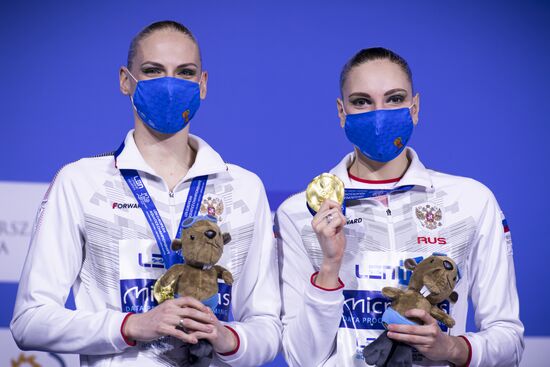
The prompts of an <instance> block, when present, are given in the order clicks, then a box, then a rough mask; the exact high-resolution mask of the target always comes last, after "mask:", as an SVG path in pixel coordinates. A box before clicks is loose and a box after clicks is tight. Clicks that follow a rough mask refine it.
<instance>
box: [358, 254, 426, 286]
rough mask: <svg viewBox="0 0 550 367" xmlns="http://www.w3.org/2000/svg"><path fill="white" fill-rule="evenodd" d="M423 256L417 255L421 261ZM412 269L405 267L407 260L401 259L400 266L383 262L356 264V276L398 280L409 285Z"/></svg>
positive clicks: (417, 260)
mask: <svg viewBox="0 0 550 367" xmlns="http://www.w3.org/2000/svg"><path fill="white" fill-rule="evenodd" d="M422 259H423V257H422V256H419V257H415V258H414V260H415V261H416V262H417V263H419V262H421V261H422ZM411 275H412V271H410V270H407V269H406V268H405V260H400V261H399V266H393V265H383V264H355V277H356V278H357V279H374V280H397V281H399V284H402V285H405V286H406V285H408V284H409V280H410V278H411Z"/></svg>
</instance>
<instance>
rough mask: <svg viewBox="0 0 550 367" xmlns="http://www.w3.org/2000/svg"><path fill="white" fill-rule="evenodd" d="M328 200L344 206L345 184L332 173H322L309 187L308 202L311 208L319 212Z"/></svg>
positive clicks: (307, 191) (307, 192) (307, 190)
mask: <svg viewBox="0 0 550 367" xmlns="http://www.w3.org/2000/svg"><path fill="white" fill-rule="evenodd" d="M327 199H330V200H333V201H336V202H337V203H339V204H342V203H343V202H344V183H343V182H342V180H340V179H339V178H338V177H337V176H336V175H333V174H332V173H321V174H320V175H319V176H317V177H315V178H314V179H313V180H312V181H311V182H310V183H309V185H307V189H306V200H307V204H308V205H309V207H310V208H311V209H312V210H314V211H316V212H318V211H319V208H321V204H323V202H324V201H325V200H327Z"/></svg>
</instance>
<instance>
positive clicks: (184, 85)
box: [128, 71, 201, 134]
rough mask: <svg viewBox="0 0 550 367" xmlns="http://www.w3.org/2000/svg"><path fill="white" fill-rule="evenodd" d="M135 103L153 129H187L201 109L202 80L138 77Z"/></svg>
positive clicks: (168, 131) (175, 130)
mask: <svg viewBox="0 0 550 367" xmlns="http://www.w3.org/2000/svg"><path fill="white" fill-rule="evenodd" d="M128 74H129V75H130V76H131V77H132V78H133V79H134V80H135V81H136V82H137V85H136V90H135V91H134V95H133V96H132V103H133V105H134V108H135V109H136V111H137V114H138V115H139V117H140V118H141V120H142V121H143V122H144V123H145V124H146V125H147V126H149V127H150V128H151V129H153V130H155V131H158V132H160V133H163V134H174V133H177V132H178V131H180V130H182V129H184V128H185V127H186V126H187V124H188V123H189V121H191V119H192V118H193V116H195V113H196V112H197V110H198V109H199V106H200V103H201V99H200V82H199V83H196V82H192V81H189V80H185V79H179V78H172V77H163V78H156V79H146V80H139V81H138V80H137V79H136V78H134V76H133V75H132V74H131V73H130V71H128Z"/></svg>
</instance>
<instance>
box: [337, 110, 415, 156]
mask: <svg viewBox="0 0 550 367" xmlns="http://www.w3.org/2000/svg"><path fill="white" fill-rule="evenodd" d="M411 107H412V106H411ZM411 107H405V108H398V109H395V110H375V111H369V112H364V113H356V114H351V115H346V124H345V126H344V129H345V131H346V136H347V137H348V140H349V141H350V142H351V143H352V144H353V145H355V146H356V147H357V148H359V150H360V151H361V153H363V154H364V155H365V156H366V157H368V158H369V159H372V160H373V161H377V162H389V161H391V160H392V159H394V158H396V157H397V156H398V155H399V154H401V152H402V151H403V150H404V149H405V147H406V145H407V143H408V142H409V139H410V137H411V135H412V132H413V127H414V124H413V120H412V116H411V112H410V108H411ZM344 113H345V111H344Z"/></svg>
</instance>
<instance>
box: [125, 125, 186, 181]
mask: <svg viewBox="0 0 550 367" xmlns="http://www.w3.org/2000/svg"><path fill="white" fill-rule="evenodd" d="M134 140H135V142H136V145H137V147H138V150H139V152H140V153H141V155H142V156H143V159H144V160H145V162H147V164H148V165H149V166H151V168H153V169H154V170H155V173H156V174H158V175H159V176H160V177H162V178H163V179H164V181H165V182H166V183H167V184H168V188H169V189H170V191H172V190H173V189H174V187H175V186H176V184H177V183H178V182H179V181H181V179H183V177H185V175H186V174H187V172H188V171H189V168H190V167H191V166H192V165H193V163H194V162H195V156H196V152H195V151H194V150H193V149H192V148H191V147H190V146H189V127H186V128H185V129H183V130H181V131H179V132H177V133H175V134H161V133H158V132H156V131H154V130H152V129H150V128H149V127H147V126H146V125H145V124H144V123H143V122H141V121H136V123H135V131H134Z"/></svg>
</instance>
